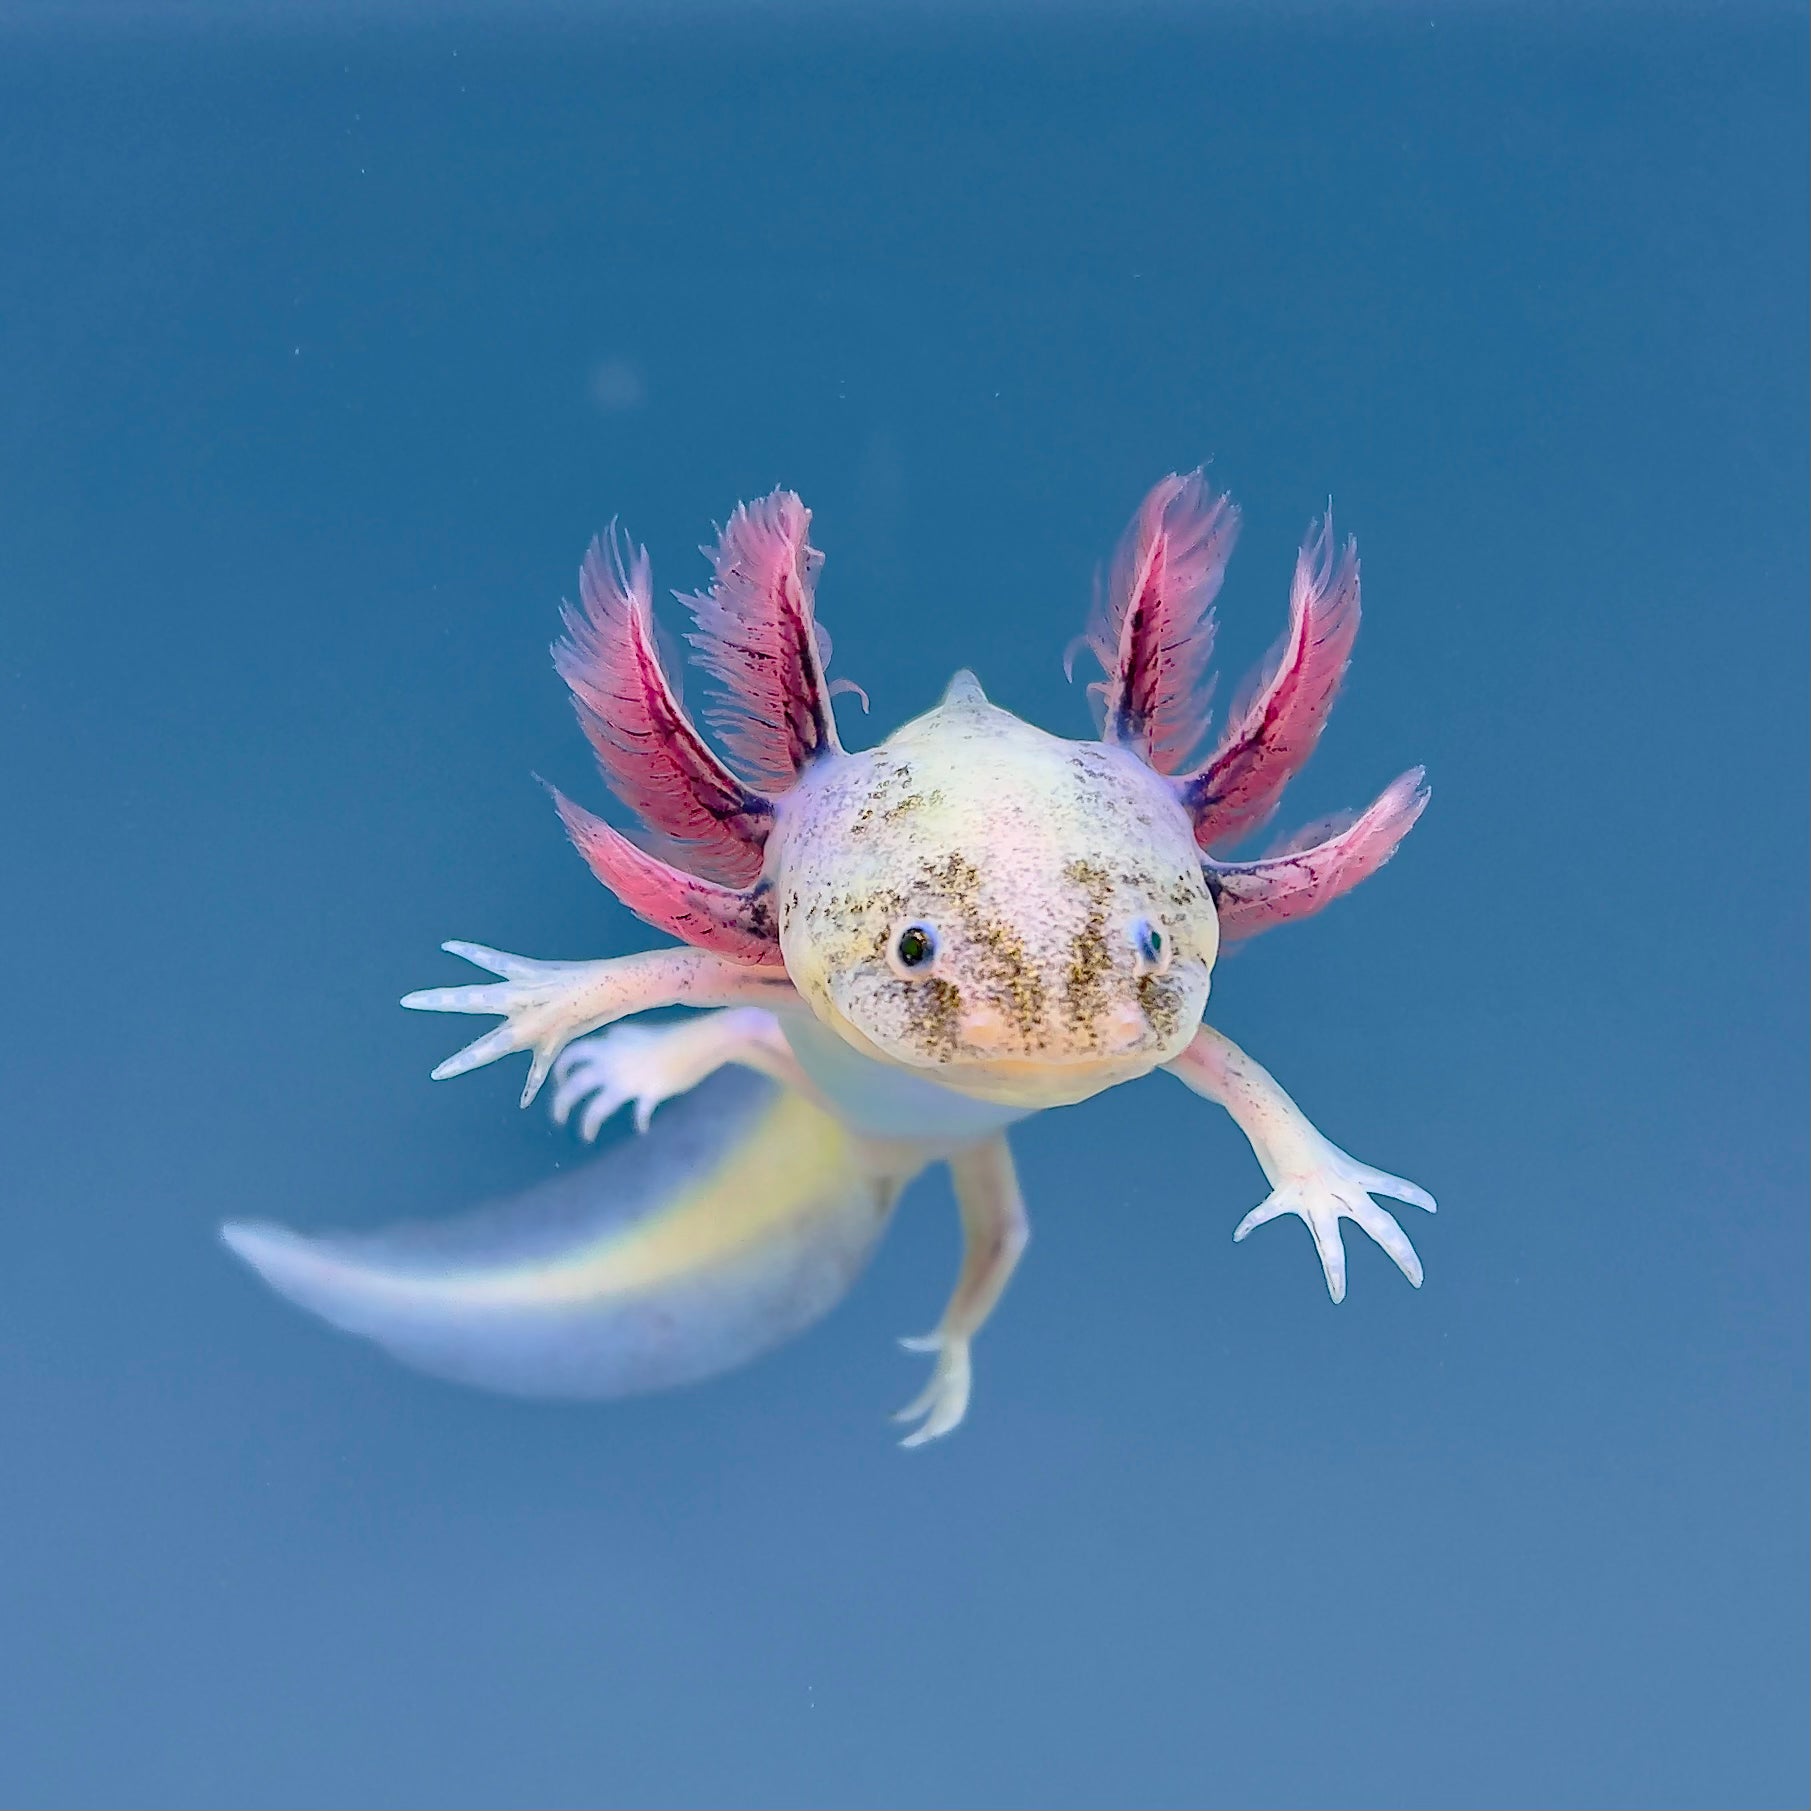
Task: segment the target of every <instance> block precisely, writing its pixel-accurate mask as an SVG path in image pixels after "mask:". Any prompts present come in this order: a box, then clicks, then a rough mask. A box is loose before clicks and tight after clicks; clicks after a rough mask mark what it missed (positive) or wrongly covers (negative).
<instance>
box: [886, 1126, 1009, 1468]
mask: <svg viewBox="0 0 1811 1811" xmlns="http://www.w3.org/2000/svg"><path fill="white" fill-rule="evenodd" d="M949 1165H950V1174H951V1176H952V1177H953V1179H954V1181H955V1184H956V1206H957V1207H958V1209H960V1211H961V1214H962V1270H961V1273H960V1274H959V1275H958V1277H957V1278H956V1289H955V1293H954V1294H953V1295H952V1296H951V1297H950V1299H949V1306H948V1307H946V1308H945V1309H944V1311H943V1319H942V1320H940V1321H939V1322H938V1323H937V1330H936V1332H934V1333H927V1334H925V1335H924V1336H923V1337H922V1338H921V1339H907V1340H902V1341H901V1342H900V1343H901V1344H902V1345H903V1346H905V1347H906V1349H907V1350H908V1351H911V1352H935V1353H936V1354H937V1364H936V1368H935V1369H934V1370H933V1371H932V1372H931V1381H930V1382H929V1383H927V1384H926V1385H925V1387H924V1389H923V1390H922V1391H921V1392H920V1393H919V1395H918V1396H917V1397H916V1398H915V1399H914V1400H913V1401H912V1402H910V1403H908V1404H907V1405H906V1406H905V1407H904V1408H903V1409H901V1410H900V1411H899V1413H898V1414H897V1415H895V1416H894V1417H893V1419H894V1420H895V1421H918V1423H919V1424H918V1426H917V1427H916V1428H914V1429H913V1430H912V1432H911V1433H909V1434H907V1435H906V1437H905V1438H904V1439H903V1440H902V1441H901V1442H900V1445H901V1446H922V1445H923V1444H924V1443H925V1442H926V1441H927V1440H935V1439H936V1438H937V1437H938V1435H940V1434H947V1433H948V1432H949V1431H950V1430H951V1429H952V1428H954V1427H955V1426H956V1425H957V1424H958V1423H959V1422H960V1421H961V1420H962V1417H963V1416H964V1415H965V1414H967V1413H968V1392H969V1383H970V1378H971V1376H972V1371H971V1367H970V1363H969V1356H968V1348H969V1342H970V1341H971V1340H972V1339H973V1338H974V1337H975V1335H976V1334H977V1333H979V1332H980V1331H981V1326H982V1323H983V1322H984V1321H985V1320H986V1319H987V1317H988V1316H989V1315H990V1314H992V1313H993V1311H994V1305H995V1304H996V1303H997V1302H998V1301H999V1299H1000V1296H1001V1294H1002V1292H1003V1291H1004V1290H1005V1288H1006V1285H1007V1283H1008V1282H1009V1281H1010V1280H1011V1278H1012V1273H1013V1270H1014V1267H1015V1266H1016V1265H1017V1264H1018V1261H1019V1258H1020V1257H1021V1256H1022V1255H1023V1253H1024V1250H1025V1244H1026V1241H1027V1240H1028V1239H1029V1238H1030V1237H1031V1227H1030V1223H1029V1222H1028V1221H1027V1220H1026V1218H1025V1201H1024V1198H1023V1197H1022V1196H1021V1195H1020V1193H1019V1179H1018V1176H1017V1175H1016V1174H1015V1173H1014V1171H1013V1167H1012V1152H1011V1150H1010V1149H1009V1148H1008V1147H1007V1143H1006V1138H1005V1135H1004V1134H996V1135H995V1136H994V1137H992V1138H990V1139H988V1140H986V1142H985V1143H982V1144H973V1145H969V1146H967V1147H966V1148H965V1149H963V1150H960V1151H958V1152H957V1153H956V1154H955V1155H954V1156H953V1157H952V1158H951V1159H950V1160H949ZM920 1417H922V1420H920Z"/></svg>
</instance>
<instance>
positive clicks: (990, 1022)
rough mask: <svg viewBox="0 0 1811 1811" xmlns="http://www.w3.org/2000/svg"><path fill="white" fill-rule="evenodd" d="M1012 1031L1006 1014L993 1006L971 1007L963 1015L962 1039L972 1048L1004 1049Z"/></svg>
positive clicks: (986, 1049)
mask: <svg viewBox="0 0 1811 1811" xmlns="http://www.w3.org/2000/svg"><path fill="white" fill-rule="evenodd" d="M1011 1031H1012V1027H1011V1026H1010V1025H1008V1024H1007V1022H1006V1017H1005V1015H1004V1014H1003V1013H1001V1012H1000V1011H999V1010H998V1009H997V1008H995V1007H992V1006H975V1007H971V1008H970V1009H969V1010H968V1011H967V1012H965V1013H964V1014H963V1015H962V1041H963V1042H964V1043H965V1044H967V1045H968V1047H969V1048H970V1049H971V1050H984V1051H991V1050H1003V1049H1005V1048H1006V1045H1007V1043H1008V1042H1009V1040H1010V1037H1011Z"/></svg>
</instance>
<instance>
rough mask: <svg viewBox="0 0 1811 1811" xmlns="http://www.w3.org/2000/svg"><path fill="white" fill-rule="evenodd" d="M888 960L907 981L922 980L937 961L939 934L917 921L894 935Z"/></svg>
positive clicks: (919, 920)
mask: <svg viewBox="0 0 1811 1811" xmlns="http://www.w3.org/2000/svg"><path fill="white" fill-rule="evenodd" d="M887 960H888V961H889V962H891V963H892V965H893V968H894V970H895V972H896V973H898V974H901V975H904V976H905V977H906V979H907V980H912V981H916V980H921V979H922V978H923V977H924V976H925V975H927V974H929V973H930V968H931V964H932V963H933V962H935V961H936V960H937V933H936V931H935V929H933V927H932V926H930V925H928V924H926V923H924V922H923V920H922V919H916V920H914V921H913V922H912V923H911V924H908V925H904V926H902V927H901V928H900V929H899V930H898V931H897V932H895V933H894V937H893V941H892V943H891V944H890V945H889V946H888V949H887Z"/></svg>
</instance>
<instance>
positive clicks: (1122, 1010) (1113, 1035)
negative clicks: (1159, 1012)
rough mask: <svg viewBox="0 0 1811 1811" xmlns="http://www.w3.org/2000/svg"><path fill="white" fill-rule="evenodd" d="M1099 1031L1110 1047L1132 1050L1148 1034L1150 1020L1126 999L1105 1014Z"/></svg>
mask: <svg viewBox="0 0 1811 1811" xmlns="http://www.w3.org/2000/svg"><path fill="white" fill-rule="evenodd" d="M1101 1031H1102V1034H1103V1037H1104V1041H1105V1042H1106V1044H1107V1045H1108V1047H1109V1048H1110V1049H1113V1050H1132V1049H1135V1048H1136V1047H1137V1046H1138V1045H1140V1044H1142V1043H1143V1042H1144V1041H1145V1039H1146V1038H1147V1037H1148V1036H1149V1035H1150V1031H1151V1022H1150V1020H1149V1019H1147V1018H1146V1017H1145V1016H1144V1012H1143V1010H1142V1009H1141V1008H1139V1007H1137V1006H1134V1005H1132V1004H1131V1003H1130V1002H1129V1001H1128V1002H1127V1003H1126V1004H1125V1005H1123V1006H1116V1007H1114V1008H1113V1010H1112V1011H1111V1012H1110V1013H1108V1014H1107V1016H1106V1020H1105V1023H1104V1024H1103V1025H1102V1027H1101Z"/></svg>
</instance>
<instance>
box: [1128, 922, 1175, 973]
mask: <svg viewBox="0 0 1811 1811" xmlns="http://www.w3.org/2000/svg"><path fill="white" fill-rule="evenodd" d="M1132 953H1133V956H1134V958H1135V959H1136V962H1137V965H1138V972H1139V973H1140V974H1141V975H1157V974H1161V973H1162V972H1163V971H1164V969H1166V968H1168V967H1169V962H1170V940H1169V938H1167V937H1166V936H1165V935H1164V934H1163V926H1162V925H1160V924H1153V923H1152V922H1151V920H1150V919H1148V918H1134V919H1133V920H1132Z"/></svg>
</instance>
